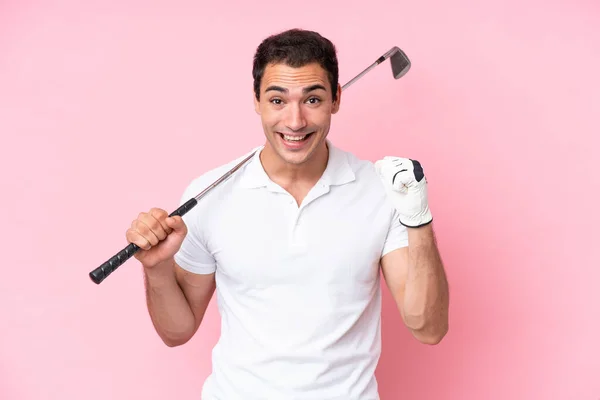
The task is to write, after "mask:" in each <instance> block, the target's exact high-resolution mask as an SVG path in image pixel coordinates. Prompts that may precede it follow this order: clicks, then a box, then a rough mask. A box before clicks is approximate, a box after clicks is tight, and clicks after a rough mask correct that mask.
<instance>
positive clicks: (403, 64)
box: [388, 46, 411, 79]
mask: <svg viewBox="0 0 600 400" xmlns="http://www.w3.org/2000/svg"><path fill="white" fill-rule="evenodd" d="M388 54H389V58H390V63H391V64H392V73H393V74H394V78H395V79H400V78H402V77H403V76H404V75H406V73H407V72H408V70H409V69H410V65H411V64H410V60H409V59H408V57H407V56H406V54H405V53H404V52H403V51H402V50H400V48H398V47H396V46H394V47H393V48H392V49H391V50H390V51H389V52H388Z"/></svg>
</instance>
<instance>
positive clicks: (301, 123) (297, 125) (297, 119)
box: [285, 103, 306, 131]
mask: <svg viewBox="0 0 600 400" xmlns="http://www.w3.org/2000/svg"><path fill="white" fill-rule="evenodd" d="M285 125H286V126H287V127H288V128H289V129H291V130H292V131H299V130H301V129H303V128H305V127H306V118H305V116H304V112H303V110H302V106H301V105H300V104H294V103H292V104H290V106H289V108H288V113H287V116H286V121H285Z"/></svg>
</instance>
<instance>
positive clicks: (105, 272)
mask: <svg viewBox="0 0 600 400" xmlns="http://www.w3.org/2000/svg"><path fill="white" fill-rule="evenodd" d="M393 50H394V49H392V50H390V51H388V52H387V53H385V54H384V55H382V56H381V57H379V58H378V59H377V61H375V62H374V63H373V64H371V65H370V66H369V67H367V68H366V69H365V70H363V71H362V72H361V73H360V74H358V75H356V76H355V77H354V78H352V79H351V80H350V81H349V82H348V83H346V84H345V85H344V86H342V90H346V89H347V88H348V87H349V86H350V85H351V84H353V83H354V82H356V81H357V80H358V79H360V78H362V77H363V76H364V75H365V74H367V73H368V72H369V71H370V70H372V69H373V68H375V67H376V66H377V65H379V64H381V63H382V62H383V61H385V60H386V59H387V58H389V57H390V55H391V54H392V52H393ZM256 151H258V150H255V151H253V152H252V153H250V155H248V156H247V157H245V158H244V159H243V160H242V161H241V162H239V163H238V164H237V165H236V166H234V167H233V168H232V169H230V170H229V171H227V172H226V173H225V174H223V175H222V176H221V177H220V178H219V179H217V180H216V181H214V182H213V183H212V184H211V185H210V186H208V187H207V188H205V189H204V190H203V191H202V192H200V193H199V194H198V195H196V196H195V197H192V198H191V199H189V200H188V201H186V202H185V203H184V204H182V205H181V206H180V207H179V208H178V209H177V210H175V211H173V212H172V213H171V214H169V216H170V217H173V216H180V217H183V216H184V215H185V214H186V213H187V212H189V211H190V210H191V209H192V208H194V207H195V206H196V204H198V201H199V200H200V199H201V198H202V197H204V196H205V195H206V194H207V193H208V192H210V191H211V190H212V189H214V188H215V187H216V186H218V185H219V184H220V183H222V182H223V181H224V180H226V179H227V178H229V177H230V176H231V175H232V174H233V173H234V172H235V171H237V170H238V169H239V168H240V167H242V166H243V165H244V164H245V163H246V162H248V161H249V160H251V159H252V157H253V156H254V154H256ZM139 250H140V248H139V246H137V245H136V244H134V243H130V244H129V245H127V246H126V247H125V248H123V249H122V250H121V251H119V252H118V253H117V254H115V255H114V256H112V257H111V258H110V259H108V260H107V261H105V262H104V263H103V264H102V265H100V266H99V267H97V268H96V269H94V270H93V271H91V272H90V273H89V277H90V279H91V280H92V282H94V283H96V284H100V283H101V282H102V281H103V280H104V279H106V278H107V277H108V276H109V275H110V274H112V273H113V272H114V271H115V270H116V269H117V268H119V267H120V266H121V265H123V264H124V263H125V261H127V260H128V259H130V258H131V257H132V256H133V255H134V254H135V253H137V252H138V251H139Z"/></svg>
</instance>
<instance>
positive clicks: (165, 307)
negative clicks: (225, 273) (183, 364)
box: [144, 258, 215, 347]
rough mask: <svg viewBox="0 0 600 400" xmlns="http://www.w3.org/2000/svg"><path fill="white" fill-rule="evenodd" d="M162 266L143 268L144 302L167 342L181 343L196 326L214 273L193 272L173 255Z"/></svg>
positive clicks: (208, 293)
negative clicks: (201, 273) (187, 269)
mask: <svg viewBox="0 0 600 400" xmlns="http://www.w3.org/2000/svg"><path fill="white" fill-rule="evenodd" d="M165 263H168V264H170V266H168V265H164V268H161V267H158V268H152V269H150V270H146V269H144V280H145V286H146V304H147V307H148V312H149V313H150V318H151V320H152V323H153V324H154V328H155V329H156V332H157V333H158V335H159V336H160V338H161V339H162V340H163V342H164V343H165V344H166V345H167V346H169V347H174V346H180V345H182V344H184V343H186V342H187V341H189V340H190V339H191V338H192V337H193V336H194V334H195V333H196V331H197V330H198V328H199V326H200V323H201V322H202V319H203V318H204V314H205V312H206V309H207V307H208V304H209V303H210V299H211V298H212V295H213V293H214V291H215V274H214V273H212V274H205V275H200V274H192V273H190V272H188V271H185V270H184V269H182V268H181V267H180V266H178V265H177V263H176V262H175V260H174V258H171V259H170V260H168V261H165Z"/></svg>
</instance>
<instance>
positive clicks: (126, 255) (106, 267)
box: [89, 198, 198, 284]
mask: <svg viewBox="0 0 600 400" xmlns="http://www.w3.org/2000/svg"><path fill="white" fill-rule="evenodd" d="M196 204H198V200H196V199H195V198H191V199H189V200H188V201H186V202H185V203H184V204H182V205H181V206H180V207H179V208H178V209H177V210H175V211H173V212H172V213H171V214H169V217H174V216H176V215H177V216H180V217H183V216H184V215H185V214H186V213H187V212H188V211H190V210H191V209H192V208H194V206H196ZM139 249H140V248H139V246H138V245H136V244H134V243H129V244H128V245H127V247H125V248H124V249H123V250H121V251H119V252H118V253H117V254H115V255H114V256H112V257H111V258H110V259H108V260H107V261H106V262H104V263H103V264H102V265H100V266H99V267H98V268H96V269H94V270H93V271H92V272H90V274H89V276H90V279H91V280H92V282H94V283H95V284H100V283H101V282H102V281H103V280H104V279H106V278H107V277H108V276H109V275H110V274H112V273H113V272H114V271H115V270H116V269H117V268H119V267H120V266H121V265H123V263H125V261H127V260H129V259H130V258H131V257H132V256H133V255H134V254H135V253H136V252H137V251H138V250H139Z"/></svg>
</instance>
